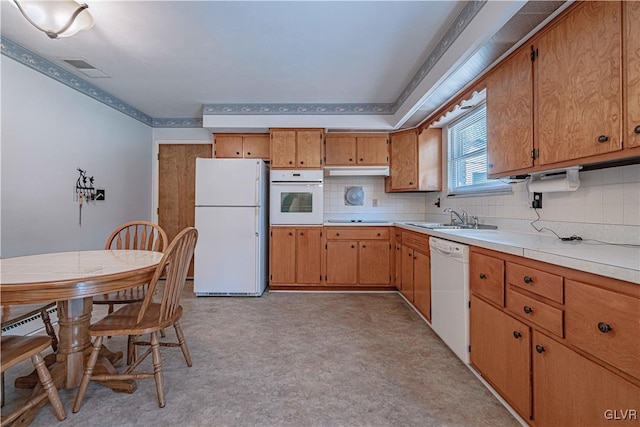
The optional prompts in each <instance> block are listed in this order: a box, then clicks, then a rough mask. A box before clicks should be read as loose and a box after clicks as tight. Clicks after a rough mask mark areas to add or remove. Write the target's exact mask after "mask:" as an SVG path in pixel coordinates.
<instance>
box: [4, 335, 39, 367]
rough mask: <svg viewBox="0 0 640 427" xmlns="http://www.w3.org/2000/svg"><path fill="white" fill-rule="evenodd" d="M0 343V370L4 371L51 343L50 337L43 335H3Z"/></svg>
mask: <svg viewBox="0 0 640 427" xmlns="http://www.w3.org/2000/svg"><path fill="white" fill-rule="evenodd" d="M0 345H1V346H2V367H1V369H0V370H1V371H2V372H4V371H6V370H7V369H9V368H11V367H12V366H15V365H17V364H18V363H20V362H22V361H23V360H25V359H28V358H30V357H31V356H33V355H34V354H38V353H40V352H41V351H43V350H45V349H46V348H47V347H49V346H50V345H51V338H50V337H46V336H44V335H34V336H30V337H23V336H18V335H3V336H2V340H1V341H0Z"/></svg>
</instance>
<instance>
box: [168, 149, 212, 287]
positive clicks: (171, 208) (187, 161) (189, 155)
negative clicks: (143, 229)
mask: <svg viewBox="0 0 640 427" xmlns="http://www.w3.org/2000/svg"><path fill="white" fill-rule="evenodd" d="M158 150H159V151H158V225H160V227H162V229H163V230H164V231H165V232H166V233H167V238H168V239H169V242H171V241H172V240H173V239H174V237H176V236H177V235H178V233H180V232H181V231H182V230H183V229H184V228H186V227H193V226H194V225H195V200H196V158H197V157H203V158H211V154H212V151H213V150H212V145H211V144H160V145H159V147H158ZM188 275H189V277H193V261H191V266H190V267H189V272H188Z"/></svg>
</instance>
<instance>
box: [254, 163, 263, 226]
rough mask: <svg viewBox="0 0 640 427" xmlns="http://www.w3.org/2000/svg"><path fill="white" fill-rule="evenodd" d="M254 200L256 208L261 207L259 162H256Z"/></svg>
mask: <svg viewBox="0 0 640 427" xmlns="http://www.w3.org/2000/svg"><path fill="white" fill-rule="evenodd" d="M255 199H256V206H261V205H262V200H260V162H256V191H255ZM256 224H257V223H256ZM256 230H257V228H256Z"/></svg>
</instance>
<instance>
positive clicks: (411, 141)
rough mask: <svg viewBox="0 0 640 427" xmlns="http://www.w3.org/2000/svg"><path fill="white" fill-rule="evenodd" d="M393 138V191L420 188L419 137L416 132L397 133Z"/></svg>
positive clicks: (391, 170)
mask: <svg viewBox="0 0 640 427" xmlns="http://www.w3.org/2000/svg"><path fill="white" fill-rule="evenodd" d="M390 138H391V166H390V171H389V176H390V179H391V190H392V191H393V190H415V189H417V188H418V158H417V136H416V131H415V130H410V131H403V132H397V133H393V134H391V135H390Z"/></svg>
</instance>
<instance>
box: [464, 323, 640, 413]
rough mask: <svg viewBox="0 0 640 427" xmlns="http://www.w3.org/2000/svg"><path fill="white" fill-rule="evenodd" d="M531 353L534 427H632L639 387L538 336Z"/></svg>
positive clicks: (638, 403) (639, 399) (638, 407)
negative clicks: (630, 426)
mask: <svg viewBox="0 0 640 427" xmlns="http://www.w3.org/2000/svg"><path fill="white" fill-rule="evenodd" d="M533 349H534V350H533V353H532V354H533V420H534V422H535V425H536V426H570V425H575V426H578V425H580V426H600V425H602V426H604V425H616V426H619V425H620V426H625V425H634V426H637V425H638V423H639V422H640V414H639V412H640V387H637V386H635V385H634V384H631V383H630V382H628V381H626V380H624V379H622V378H621V377H619V376H617V375H615V374H614V373H612V372H610V371H608V370H607V369H605V368H603V367H602V366H600V365H598V364H596V363H594V362H592V361H591V360H589V359H587V358H586V357H583V356H582V355H580V354H578V353H576V352H575V351H573V350H571V349H569V348H568V347H565V346H564V345H563V344H561V343H559V342H557V341H555V340H554V339H551V338H549V337H547V336H545V335H543V334H541V333H539V332H534V333H533ZM472 354H473V353H472ZM625 418H626V419H625Z"/></svg>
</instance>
